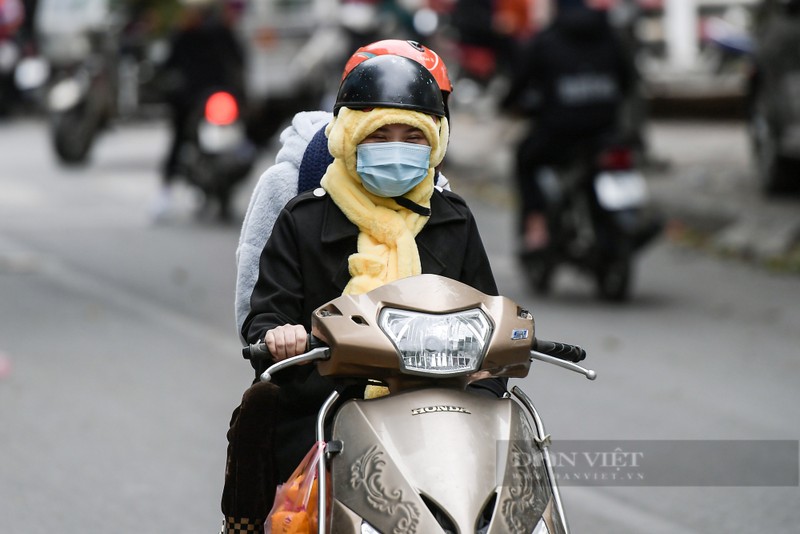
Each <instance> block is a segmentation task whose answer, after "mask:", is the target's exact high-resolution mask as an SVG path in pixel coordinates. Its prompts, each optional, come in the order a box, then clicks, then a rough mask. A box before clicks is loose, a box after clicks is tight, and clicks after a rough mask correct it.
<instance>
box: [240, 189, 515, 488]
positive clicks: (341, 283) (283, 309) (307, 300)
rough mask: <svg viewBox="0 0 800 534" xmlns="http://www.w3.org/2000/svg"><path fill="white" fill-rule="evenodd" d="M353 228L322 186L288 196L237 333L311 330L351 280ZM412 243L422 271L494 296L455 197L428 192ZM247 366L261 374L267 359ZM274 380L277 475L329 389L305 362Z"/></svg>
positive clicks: (498, 385) (252, 336)
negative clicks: (424, 218)
mask: <svg viewBox="0 0 800 534" xmlns="http://www.w3.org/2000/svg"><path fill="white" fill-rule="evenodd" d="M358 233H359V231H358V228H357V227H356V226H355V225H354V224H353V223H351V222H350V221H349V220H348V219H347V218H346V217H345V215H344V214H343V213H342V212H341V210H339V208H338V207H337V206H336V204H335V203H334V202H333V201H332V200H331V198H330V197H329V196H328V195H327V194H326V193H325V192H324V191H323V190H322V189H321V188H318V189H316V190H314V191H310V192H307V193H303V194H301V195H298V196H297V197H295V198H294V199H293V200H291V201H290V202H289V203H288V204H287V205H286V207H285V208H284V209H283V211H282V212H281V214H280V215H279V217H278V220H277V221H276V223H275V226H274V228H273V230H272V235H271V236H270V238H269V240H268V241H267V244H266V246H265V247H264V250H263V252H262V254H261V260H260V267H259V276H258V281H257V282H256V285H255V287H254V289H253V294H252V296H251V299H250V306H251V312H250V314H249V315H248V316H247V318H246V319H245V321H244V325H243V327H242V336H243V337H244V338H245V339H246V340H247V341H248V342H249V343H255V342H256V341H258V340H261V339H263V338H264V335H265V334H266V332H267V330H270V329H271V328H274V327H276V326H280V325H284V324H302V325H303V326H304V327H305V328H306V330H310V328H311V324H310V323H311V314H312V312H313V311H314V310H315V309H316V308H318V307H319V306H321V305H322V304H324V303H326V302H328V301H329V300H332V299H334V298H336V297H338V296H340V295H341V294H342V291H343V290H344V288H345V286H346V285H347V283H348V282H349V281H350V273H349V269H348V258H349V256H350V255H351V254H354V253H355V252H356V241H357V238H358ZM416 242H417V247H418V249H419V255H420V260H421V262H422V272H423V273H431V274H440V275H442V276H446V277H449V278H453V279H456V280H459V281H461V282H464V283H466V284H468V285H470V286H472V287H475V288H476V289H478V290H480V291H483V292H484V293H487V294H491V295H496V294H497V286H496V284H495V280H494V276H493V275H492V271H491V267H490V265H489V259H488V258H487V256H486V252H485V250H484V248H483V243H482V241H481V238H480V235H479V233H478V228H477V225H476V224H475V219H474V218H473V216H472V213H471V212H470V210H469V208H468V207H467V205H466V204H465V203H464V201H463V200H462V199H461V198H460V197H459V196H457V195H455V194H454V193H451V192H449V191H438V190H435V191H434V194H433V196H432V198H431V217H430V219H429V220H428V222H427V224H426V225H425V227H424V228H423V229H422V230H421V231H420V233H419V234H418V235H417V237H416ZM251 363H252V364H253V367H254V368H255V370H256V372H257V373H259V374H260V373H261V372H263V371H264V370H265V369H266V367H267V366H268V365H269V363H270V362H264V361H251ZM275 381H276V382H277V383H278V384H279V385H280V386H281V390H280V393H279V409H278V414H277V423H276V424H277V427H276V429H275V432H276V434H275V454H276V465H277V466H279V468H278V471H279V476H280V477H281V479H283V478H285V477H286V476H288V475H289V474H290V473H291V470H292V469H293V468H294V466H296V465H297V463H298V462H299V461H300V460H301V459H302V457H303V454H305V452H306V451H307V450H308V448H309V447H310V446H311V444H312V443H313V442H314V435H313V431H314V421H315V418H316V413H317V411H318V410H319V407H320V406H321V405H322V403H323V402H324V400H325V399H326V398H327V397H328V396H329V395H330V393H331V392H332V391H333V384H332V382H331V381H330V380H328V379H326V378H323V377H321V376H320V375H319V374H318V373H316V371H314V370H313V366H311V365H304V366H298V367H294V368H291V369H287V370H285V371H282V372H281V373H280V376H276V377H275ZM506 382H507V381H506V380H499V379H489V380H481V381H480V382H479V383H477V384H476V385H473V387H477V388H478V389H479V390H482V391H485V390H489V391H491V392H492V393H493V394H494V395H496V396H500V395H502V393H503V392H504V391H505V383H506Z"/></svg>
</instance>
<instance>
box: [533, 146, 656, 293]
mask: <svg viewBox="0 0 800 534" xmlns="http://www.w3.org/2000/svg"><path fill="white" fill-rule="evenodd" d="M536 179H537V180H538V181H539V185H540V187H541V189H542V190H543V191H544V193H545V197H546V198H547V210H546V211H547V213H546V217H547V224H548V230H549V234H550V238H549V243H548V245H547V246H546V247H545V248H544V249H542V250H540V251H535V252H533V253H527V254H525V255H524V256H523V257H522V263H523V268H524V270H525V272H526V274H527V277H528V280H529V282H530V283H531V286H532V287H533V289H534V290H535V291H537V292H538V293H541V294H544V293H547V292H549V291H550V289H551V286H552V282H553V277H554V274H555V272H556V270H557V268H558V267H559V266H560V265H563V264H566V265H571V266H573V267H576V268H577V269H578V270H580V271H582V272H584V273H588V274H589V275H590V276H592V277H593V278H594V281H595V284H596V288H597V294H598V296H599V297H600V298H601V299H604V300H609V301H617V302H621V301H625V300H627V299H628V298H629V297H630V293H631V287H632V281H633V277H634V270H635V269H634V263H635V256H636V253H637V252H639V251H640V250H641V249H642V248H643V247H644V246H645V245H646V244H648V243H650V242H651V241H652V240H653V239H654V238H655V237H656V236H657V235H658V234H659V233H660V231H661V229H662V226H663V224H662V221H661V218H660V216H659V215H658V214H657V213H656V212H655V211H654V210H653V209H652V207H651V206H649V204H648V193H647V183H646V181H645V179H644V177H643V175H642V173H641V172H640V171H639V170H638V169H637V168H636V166H635V157H634V153H633V150H632V149H631V148H630V147H628V146H627V145H625V144H618V143H615V142H608V143H603V144H602V145H601V146H600V147H596V146H592V147H584V148H583V149H581V150H579V154H577V156H576V157H574V158H571V160H570V162H569V163H566V164H564V165H559V166H546V167H543V168H542V169H540V170H539V172H538V174H537V176H536Z"/></svg>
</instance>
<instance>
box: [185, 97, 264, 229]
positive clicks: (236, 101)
mask: <svg viewBox="0 0 800 534" xmlns="http://www.w3.org/2000/svg"><path fill="white" fill-rule="evenodd" d="M242 104H243V102H242V99H241V98H240V97H238V96H236V95H235V94H234V93H233V92H231V91H228V90H226V89H224V88H220V89H215V90H209V91H206V92H204V93H202V96H201V97H200V98H198V101H197V103H196V104H195V106H194V108H193V110H192V111H191V112H190V113H189V114H188V115H187V117H186V119H185V120H186V124H184V125H183V127H182V128H181V132H182V139H181V141H180V148H179V152H178V154H179V155H178V174H179V175H180V176H182V177H184V178H185V179H186V181H187V182H188V183H189V184H190V185H193V186H195V187H197V188H198V189H199V190H200V191H201V192H202V194H203V196H204V200H205V202H204V208H205V209H210V208H211V207H212V204H213V203H214V202H216V204H217V208H218V216H219V218H220V219H222V220H226V219H228V218H230V215H231V214H230V201H231V195H232V193H233V190H234V187H235V186H236V185H237V184H238V183H239V182H241V181H242V180H244V179H245V178H246V177H247V176H248V174H249V173H250V170H251V169H252V168H253V164H254V163H255V159H256V155H257V150H256V147H255V144H254V143H253V142H252V141H251V140H250V138H249V137H248V135H247V128H246V124H245V119H244V116H243V114H242Z"/></svg>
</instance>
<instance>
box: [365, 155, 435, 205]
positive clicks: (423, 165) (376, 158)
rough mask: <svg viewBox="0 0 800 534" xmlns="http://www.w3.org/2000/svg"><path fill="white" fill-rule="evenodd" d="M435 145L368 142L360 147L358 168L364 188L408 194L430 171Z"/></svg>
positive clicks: (385, 194) (391, 194) (378, 192)
mask: <svg viewBox="0 0 800 534" xmlns="http://www.w3.org/2000/svg"><path fill="white" fill-rule="evenodd" d="M430 161H431V147H429V146H427V145H418V144H415V143H403V142H398V143H364V144H361V145H358V147H357V148H356V171H357V172H358V175H359V176H360V177H361V183H362V184H364V188H365V189H366V190H367V191H369V192H370V193H372V194H373V195H378V196H380V197H388V198H391V197H399V196H402V195H405V194H406V193H408V192H409V191H411V190H412V189H414V187H415V186H416V185H417V184H419V183H420V182H421V181H422V180H423V179H424V178H425V177H426V176H427V175H428V169H429V166H430Z"/></svg>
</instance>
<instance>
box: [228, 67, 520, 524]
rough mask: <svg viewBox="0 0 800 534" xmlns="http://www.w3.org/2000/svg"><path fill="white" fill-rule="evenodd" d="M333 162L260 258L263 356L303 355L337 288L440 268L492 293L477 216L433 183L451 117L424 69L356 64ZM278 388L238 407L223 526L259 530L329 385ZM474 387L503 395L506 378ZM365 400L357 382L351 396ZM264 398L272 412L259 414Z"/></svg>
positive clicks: (260, 391) (252, 318) (341, 101)
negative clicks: (316, 313)
mask: <svg viewBox="0 0 800 534" xmlns="http://www.w3.org/2000/svg"><path fill="white" fill-rule="evenodd" d="M325 134H326V136H327V141H328V148H329V150H330V153H331V154H332V155H333V157H334V160H333V162H332V163H331V164H330V165H329V166H328V167H327V169H326V171H325V173H324V176H323V177H322V180H321V186H320V187H319V188H317V189H314V190H313V191H310V192H306V193H302V194H300V195H299V196H297V197H296V198H294V199H293V200H291V201H290V202H289V203H288V204H287V205H286V206H285V208H284V209H283V210H282V211H281V213H280V215H279V217H278V219H277V221H276V222H275V225H274V228H273V230H272V234H271V236H270V237H269V239H268V241H267V243H266V245H265V247H264V250H263V252H262V254H261V258H260V269H259V273H258V279H257V281H256V284H255V287H254V289H253V292H252V296H251V299H250V304H251V311H250V313H249V314H248V315H247V317H246V319H245V321H244V325H243V328H242V332H241V334H242V337H243V338H244V339H245V340H246V341H247V342H249V343H255V342H258V341H260V340H265V341H266V344H267V346H268V348H269V350H270V352H271V354H272V358H271V360H270V361H263V362H257V361H252V362H251V363H252V364H253V366H254V368H255V370H256V372H257V373H260V372H261V371H263V370H264V369H265V368H266V366H268V365H269V364H270V363H273V362H275V361H278V360H282V359H284V358H288V357H291V356H293V355H296V354H299V353H302V352H304V351H305V350H306V341H307V335H306V332H307V331H309V330H310V326H311V325H310V319H311V313H312V311H313V310H314V309H315V308H317V307H319V306H320V305H322V304H323V303H325V302H327V301H329V300H331V299H333V298H335V297H338V296H339V295H341V294H361V293H364V292H367V291H369V290H371V289H373V288H376V287H379V286H381V285H382V284H385V283H387V282H391V281H393V280H397V279H400V278H404V277H407V276H413V275H416V274H421V273H436V274H440V275H444V276H447V277H450V278H453V279H456V280H460V281H462V282H464V283H467V284H469V285H471V286H473V287H475V288H477V289H479V290H480V291H483V292H485V293H489V294H497V287H496V284H495V281H494V277H493V274H492V271H491V267H490V264H489V260H488V257H487V256H486V252H485V250H484V247H483V244H482V241H481V238H480V235H479V233H478V229H477V225H476V223H475V220H474V218H473V216H472V213H471V212H470V210H469V208H468V207H467V205H466V204H465V203H464V201H463V200H462V199H461V198H460V197H458V196H457V195H455V194H453V193H451V192H449V191H446V190H443V189H441V188H437V187H435V185H434V177H435V175H436V171H435V167H436V166H437V165H438V164H439V163H440V162H441V161H442V159H443V158H444V155H445V152H446V149H447V142H448V135H449V126H448V121H447V119H446V117H445V107H444V102H443V100H442V93H441V91H440V89H439V86H438V85H437V83H436V80H435V79H434V77H433V76H432V75H431V73H430V72H429V71H428V70H427V69H426V68H425V67H423V66H422V65H420V64H419V63H417V62H415V61H413V60H410V59H408V58H405V57H401V56H394V55H383V56H377V57H373V58H370V59H367V60H366V61H364V62H362V63H360V64H358V65H356V66H355V67H354V68H353V69H352V71H351V72H350V73H349V74H348V75H347V77H346V78H345V80H344V81H343V82H342V85H341V86H340V90H339V94H338V97H337V102H336V104H335V106H334V119H333V120H332V121H331V122H330V124H329V125H328V126H327V127H326V129H325ZM281 375H282V376H279V377H276V378H277V379H278V385H279V386H280V387H279V388H277V387H276V386H274V385H272V384H261V383H258V382H256V383H255V385H253V386H252V387H250V388H249V389H248V390H247V391H246V392H245V394H244V396H243V399H242V403H241V405H240V406H239V407H238V408H237V409H236V411H234V414H233V417H232V420H231V428H230V431H229V433H228V439H229V448H228V463H227V469H226V484H225V490H224V492H223V502H222V508H223V514H224V515H225V529H226V530H225V531H226V532H244V531H246V530H245V529H243V528H242V525H245V526H246V527H247V528H255V529H258V528H261V525H262V524H263V521H264V519H265V517H266V514H267V513H268V511H269V509H270V507H271V505H272V500H273V498H274V490H275V487H276V486H277V484H278V483H279V482H281V481H283V480H285V479H286V477H288V475H289V474H291V472H292V470H293V469H294V468H295V466H297V464H298V463H299V462H300V460H301V459H302V458H303V456H304V454H305V453H306V452H307V451H308V450H309V449H310V447H311V446H312V445H313V443H314V441H315V436H314V428H315V420H316V414H317V411H318V410H319V408H320V406H321V404H322V402H323V401H324V400H325V399H326V398H327V397H328V395H329V394H330V393H331V392H332V391H333V386H332V383H331V382H330V381H329V380H328V379H326V378H323V377H321V376H320V375H319V374H318V373H316V371H315V369H314V367H313V366H300V367H294V368H291V369H288V370H287V371H286V372H282V373H281ZM472 389H473V391H475V392H476V393H482V394H487V395H494V396H500V395H502V394H503V393H504V392H505V381H502V380H498V379H490V380H483V381H480V382H478V383H476V384H473V386H472ZM349 393H350V394H352V395H355V396H358V397H361V396H364V395H366V396H370V395H371V394H372V391H371V390H370V388H366V389H365V388H364V387H363V386H361V387H357V388H355V391H351V392H349ZM265 403H266V404H267V405H268V406H269V407H270V408H271V409H267V410H265V409H264V406H265Z"/></svg>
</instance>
